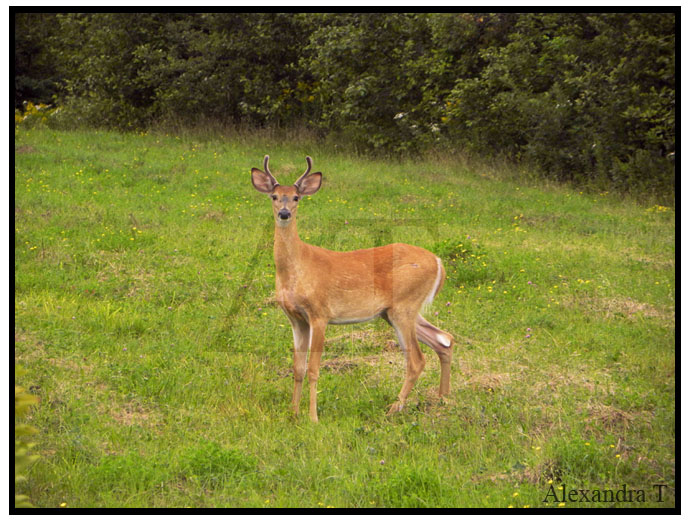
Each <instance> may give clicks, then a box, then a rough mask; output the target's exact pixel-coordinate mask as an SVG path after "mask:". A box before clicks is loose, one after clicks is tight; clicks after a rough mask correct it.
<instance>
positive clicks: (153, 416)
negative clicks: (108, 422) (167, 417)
mask: <svg viewBox="0 0 691 521" xmlns="http://www.w3.org/2000/svg"><path fill="white" fill-rule="evenodd" d="M98 409H99V413H101V414H107V415H108V416H109V417H110V418H112V419H113V420H115V422H116V423H117V424H119V425H126V426H128V427H129V426H131V425H138V426H140V427H146V428H155V427H156V426H157V425H159V424H160V422H161V415H160V414H159V413H158V412H156V411H154V410H152V409H150V408H147V407H144V406H143V405H141V404H137V403H133V402H127V403H112V402H111V403H110V405H106V404H102V405H100V406H99V407H98Z"/></svg>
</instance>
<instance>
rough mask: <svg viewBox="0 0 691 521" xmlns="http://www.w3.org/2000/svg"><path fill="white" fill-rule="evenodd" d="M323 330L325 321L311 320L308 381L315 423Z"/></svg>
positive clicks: (312, 418) (312, 415)
mask: <svg viewBox="0 0 691 521" xmlns="http://www.w3.org/2000/svg"><path fill="white" fill-rule="evenodd" d="M325 331H326V321H322V320H311V322H310V339H311V341H310V358H309V365H308V375H309V383H310V419H311V420H312V421H313V422H315V423H316V422H317V421H319V419H318V418H317V380H319V364H320V362H321V358H322V351H323V349H324V332H325Z"/></svg>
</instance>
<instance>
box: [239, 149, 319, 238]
mask: <svg viewBox="0 0 691 521" xmlns="http://www.w3.org/2000/svg"><path fill="white" fill-rule="evenodd" d="M306 159H307V170H305V173H304V174H302V175H301V176H300V177H299V178H298V180H297V181H295V183H294V184H293V185H291V186H287V185H280V184H278V181H276V178H275V177H274V176H273V175H271V172H270V171H269V156H268V155H266V156H264V170H259V169H258V168H253V169H252V184H253V185H254V187H255V188H256V189H257V190H259V191H260V192H262V193H264V194H269V195H270V196H271V199H272V206H273V211H274V219H275V221H276V223H277V224H278V225H279V226H287V225H288V223H290V222H291V221H292V220H293V219H294V218H295V215H296V213H297V207H298V203H299V202H300V199H302V197H303V196H305V195H312V194H314V193H316V192H317V190H319V188H320V187H321V184H322V174H321V172H314V173H312V174H310V170H312V158H311V157H310V156H307V158H306Z"/></svg>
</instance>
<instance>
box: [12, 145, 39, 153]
mask: <svg viewBox="0 0 691 521" xmlns="http://www.w3.org/2000/svg"><path fill="white" fill-rule="evenodd" d="M34 152H36V149H35V148H34V147H32V146H30V145H22V146H19V147H16V148H15V149H14V153H15V154H33V153H34Z"/></svg>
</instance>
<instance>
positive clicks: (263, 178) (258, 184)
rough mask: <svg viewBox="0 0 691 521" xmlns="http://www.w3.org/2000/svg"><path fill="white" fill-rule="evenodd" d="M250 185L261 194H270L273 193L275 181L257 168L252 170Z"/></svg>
mask: <svg viewBox="0 0 691 521" xmlns="http://www.w3.org/2000/svg"><path fill="white" fill-rule="evenodd" d="M252 184H253V185H254V187H255V188H256V189H257V190H259V191H260V192H262V193H265V194H270V193H271V192H273V191H274V187H275V186H276V184H277V183H276V180H275V179H274V178H273V176H272V175H270V174H267V173H266V172H263V171H261V170H259V169H258V168H253V169H252Z"/></svg>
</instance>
